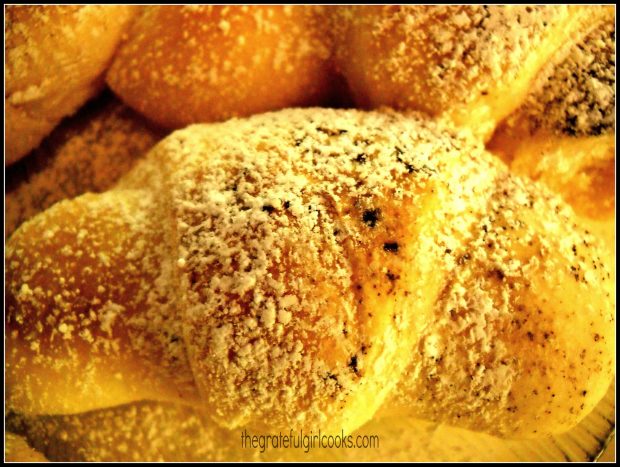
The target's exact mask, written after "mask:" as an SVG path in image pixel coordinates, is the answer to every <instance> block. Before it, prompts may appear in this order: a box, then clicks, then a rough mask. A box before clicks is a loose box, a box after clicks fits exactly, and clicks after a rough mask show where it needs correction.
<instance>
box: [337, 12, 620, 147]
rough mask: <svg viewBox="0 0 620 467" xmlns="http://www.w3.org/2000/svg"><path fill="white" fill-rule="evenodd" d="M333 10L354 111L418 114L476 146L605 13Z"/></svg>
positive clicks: (340, 59) (340, 60)
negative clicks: (467, 135) (463, 132)
mask: <svg viewBox="0 0 620 467" xmlns="http://www.w3.org/2000/svg"><path fill="white" fill-rule="evenodd" d="M333 11H334V20H333V24H332V27H333V29H334V30H335V33H334V38H335V41H336V44H335V62H336V65H337V67H338V69H339V70H340V71H341V72H342V73H343V74H344V76H345V77H346V78H347V82H348V84H349V86H350V88H351V90H352V92H353V95H354V98H355V101H356V103H357V104H358V105H360V106H362V107H365V108H374V107H377V106H382V105H388V106H390V107H393V108H396V109H414V110H420V111H424V112H426V113H427V114H429V115H433V116H436V117H441V118H444V119H446V120H449V121H451V122H453V123H455V124H456V125H458V126H463V127H467V128H470V129H471V130H472V131H473V132H474V133H475V134H476V135H478V136H479V137H480V138H482V139H484V140H486V139H488V138H489V137H490V136H491V134H492V132H493V130H494V129H495V127H496V125H497V124H498V123H499V122H500V121H501V120H502V119H503V118H504V117H506V116H508V115H509V114H510V113H511V112H512V111H513V110H514V109H515V108H516V107H517V106H519V104H520V102H521V101H522V100H523V98H524V97H525V95H526V94H527V93H528V91H529V89H530V86H531V82H532V80H533V79H534V77H535V76H536V74H537V73H538V70H539V69H540V68H541V67H542V66H543V65H545V64H546V63H547V62H548V60H549V59H550V58H551V57H552V56H553V55H554V54H555V52H556V51H557V49H558V48H560V47H562V46H563V45H564V44H566V43H570V42H572V40H573V39H574V37H575V36H578V35H579V34H582V33H583V32H584V31H587V30H588V29H589V28H590V27H592V25H593V24H594V23H595V22H596V21H597V19H598V18H600V17H601V16H603V15H605V14H606V12H608V11H607V10H605V8H604V7H590V6H566V5H547V6H544V5H539V6H533V5H509V6H506V5H491V6H487V5H464V6H371V7H369V6H350V7H342V8H336V9H334V10H333ZM612 13H613V10H612Z"/></svg>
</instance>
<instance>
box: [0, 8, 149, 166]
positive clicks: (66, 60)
mask: <svg viewBox="0 0 620 467" xmlns="http://www.w3.org/2000/svg"><path fill="white" fill-rule="evenodd" d="M137 9H138V7H132V6H120V5H115V6H110V5H86V6H68V5H62V6H49V5H39V6H23V5H12V6H8V7H7V8H6V9H5V14H6V17H5V21H4V34H5V46H4V47H5V48H4V50H5V65H4V70H5V73H6V77H5V80H6V81H5V89H4V105H5V155H4V157H5V165H7V164H11V163H13V162H15V161H16V160H18V159H19V158H21V157H22V156H24V155H25V154H27V153H28V152H29V151H30V150H32V149H34V148H35V147H37V145H38V144H39V143H40V142H41V140H42V139H43V138H44V137H45V136H47V135H48V134H49V133H50V132H51V131H52V129H53V128H54V127H55V126H56V125H57V124H58V123H59V122H60V120H61V119H62V118H63V117H65V116H67V115H71V114H72V113H74V112H75V111H76V110H77V109H78V108H79V107H80V106H81V105H82V104H84V102H86V100H88V99H89V98H91V97H92V96H94V95H95V94H96V93H98V92H99V91H100V90H101V89H102V87H103V73H104V71H105V69H106V68H107V67H108V65H109V63H110V60H111V58H112V54H113V53H114V51H115V50H116V47H117V45H118V43H119V42H120V40H121V36H122V34H123V31H124V30H125V29H126V27H127V26H128V24H129V22H130V20H131V19H132V18H133V16H134V14H135V13H136V12H137Z"/></svg>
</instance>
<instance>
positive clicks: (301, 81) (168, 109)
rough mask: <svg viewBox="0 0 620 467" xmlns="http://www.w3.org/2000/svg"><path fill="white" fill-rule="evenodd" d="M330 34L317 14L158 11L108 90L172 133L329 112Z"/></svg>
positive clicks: (129, 45) (242, 9)
mask: <svg viewBox="0 0 620 467" xmlns="http://www.w3.org/2000/svg"><path fill="white" fill-rule="evenodd" d="M326 29H327V28H326V25H325V19H324V18H323V13H322V7H317V6H295V7H293V6H290V5H289V6H264V5H255V6H214V5H202V6H199V5H191V6H156V7H150V8H148V9H146V10H145V12H144V14H143V15H142V16H141V17H140V18H139V19H138V20H137V21H136V22H135V24H134V25H133V27H132V28H131V31H130V33H129V38H128V40H127V41H125V42H124V43H123V45H122V46H121V47H120V49H119V51H118V53H117V54H116V56H115V58H114V61H113V62H112V66H111V67H110V69H109V71H108V73H107V82H108V84H109V85H110V87H111V88H112V89H113V90H114V92H116V93H117V94H118V95H119V96H120V97H121V99H123V101H125V102H126V103H127V104H129V105H130V106H131V107H133V108H135V109H137V110H138V111H140V112H142V113H143V114H144V115H146V116H147V117H148V118H150V119H151V120H152V121H154V122H157V123H158V124H160V125H162V126H164V127H168V128H181V127H184V126H186V125H188V124H190V123H198V122H211V121H218V120H225V119H227V118H230V117H233V116H246V115H251V114H255V113H260V112H265V111H268V110H276V109H281V108H284V107H295V106H307V105H312V104H314V105H319V104H325V103H326V100H327V98H328V96H329V93H330V91H331V83H332V82H333V81H334V79H333V73H332V70H331V68H330V64H329V61H328V59H329V56H330V53H331V47H330V43H329V37H328V35H327V34H326Z"/></svg>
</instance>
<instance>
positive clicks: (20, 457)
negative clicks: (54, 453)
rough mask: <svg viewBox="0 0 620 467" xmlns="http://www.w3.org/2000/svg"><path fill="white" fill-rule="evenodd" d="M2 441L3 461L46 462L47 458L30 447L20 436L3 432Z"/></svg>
mask: <svg viewBox="0 0 620 467" xmlns="http://www.w3.org/2000/svg"><path fill="white" fill-rule="evenodd" d="M4 441H5V445H4V460H5V462H48V460H47V458H46V457H45V456H44V455H43V454H41V453H40V452H39V451H36V450H34V449H32V448H31V447H30V446H29V445H28V443H27V442H26V440H25V439H24V438H23V437H22V436H18V435H16V434H13V433H5V435H4Z"/></svg>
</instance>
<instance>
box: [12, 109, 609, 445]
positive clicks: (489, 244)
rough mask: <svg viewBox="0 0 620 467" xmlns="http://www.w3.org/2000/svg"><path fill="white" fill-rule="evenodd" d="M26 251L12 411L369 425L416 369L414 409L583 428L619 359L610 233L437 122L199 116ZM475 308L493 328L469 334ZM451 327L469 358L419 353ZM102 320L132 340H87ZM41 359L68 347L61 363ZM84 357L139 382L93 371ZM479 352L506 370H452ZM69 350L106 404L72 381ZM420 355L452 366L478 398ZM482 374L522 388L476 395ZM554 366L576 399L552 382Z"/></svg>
mask: <svg viewBox="0 0 620 467" xmlns="http://www.w3.org/2000/svg"><path fill="white" fill-rule="evenodd" d="M483 233H484V234H483ZM32 238H42V239H43V241H41V242H40V243H39V244H37V245H32V246H31V245H30V242H31V240H30V239H32ZM115 245H116V246H115ZM108 252H109V253H108ZM102 254H103V255H104V259H105V261H104V260H103V259H101V260H97V258H98V257H99V258H101V255H102ZM82 257H84V259H83V260H82V259H80V258H82ZM89 258H90V259H89ZM7 261H8V262H7V267H8V271H9V274H8V282H7V292H8V295H9V300H8V316H9V330H10V333H9V336H10V339H9V341H8V350H9V352H8V357H7V358H8V359H9V360H8V366H7V378H8V381H9V385H8V393H9V405H10V406H11V407H12V408H13V410H17V411H23V412H26V413H28V412H34V413H37V412H39V413H40V412H43V413H46V412H49V410H50V407H53V408H54V410H55V411H65V412H80V411H83V410H85V409H86V408H94V407H97V406H99V407H105V406H106V405H113V403H121V402H129V401H131V400H139V399H141V398H156V399H166V400H177V401H179V402H186V403H187V402H192V403H193V404H198V405H199V406H200V407H202V408H204V409H206V410H207V412H208V413H209V414H210V416H211V417H212V418H213V419H214V420H215V421H217V423H219V424H222V425H225V426H228V427H231V428H233V427H241V426H248V427H252V428H253V429H257V430H261V429H275V428H283V429H290V428H291V427H293V428H301V427H314V428H316V427H322V428H323V429H326V430H337V431H338V430H340V429H341V428H342V429H344V430H345V431H351V430H353V429H355V428H357V427H359V426H360V425H361V424H362V423H364V422H365V421H366V420H368V419H369V418H370V417H372V415H373V413H374V411H375V410H376V409H377V408H378V407H379V406H380V405H381V404H382V402H383V400H384V399H385V398H386V397H388V396H389V395H390V393H393V392H394V391H395V390H396V385H397V384H400V385H403V386H402V387H401V392H402V393H404V394H405V396H404V397H405V399H406V400H407V398H419V399H416V402H415V403H414V402H411V403H410V404H409V407H410V408H414V413H417V414H422V415H424V416H428V417H430V418H433V419H438V420H445V421H448V422H450V423H461V424H463V425H464V426H468V427H470V428H475V429H483V430H485V431H489V432H493V433H496V434H501V435H503V436H524V435H532V434H533V430H534V429H535V430H537V432H538V433H539V434H542V433H550V432H557V431H561V430H564V429H566V428H567V427H569V426H572V425H573V424H575V423H576V422H577V421H578V420H579V419H580V418H582V417H583V415H584V414H585V413H586V412H587V411H588V410H589V408H591V407H592V406H593V404H594V403H596V401H598V399H599V398H600V397H601V396H602V392H601V388H604V386H606V384H607V383H608V382H609V378H610V374H611V372H612V369H613V339H612V337H611V335H610V332H611V331H610V330H611V329H613V322H614V315H613V309H614V303H615V295H614V293H615V290H613V287H612V285H611V284H612V282H613V281H611V276H610V273H609V269H608V264H607V263H606V261H607V258H605V257H602V256H601V250H600V249H599V246H598V244H597V242H596V240H594V239H592V238H591V237H590V236H588V235H587V234H586V233H585V232H584V231H583V230H582V229H580V227H578V226H577V225H575V223H574V218H573V217H572V213H571V212H570V210H567V209H566V206H565V205H564V204H562V203H561V202H559V201H558V200H557V199H555V198H554V197H552V196H551V195H549V194H548V193H547V192H545V191H544V190H542V189H540V188H538V187H536V186H533V185H531V184H530V183H528V182H525V181H524V180H520V179H517V178H515V177H514V176H512V175H509V174H508V173H507V172H506V170H505V168H503V166H502V165H501V164H500V163H498V162H496V161H495V160H494V159H493V158H492V157H491V156H490V155H489V154H488V153H486V152H484V150H483V149H482V148H481V147H480V145H478V144H476V143H474V142H473V141H471V140H469V139H468V138H466V137H465V136H463V135H459V134H458V133H456V132H455V131H453V130H449V129H446V128H443V127H440V126H438V125H436V124H435V123H432V122H429V121H426V120H424V119H422V118H420V117H419V116H416V115H409V116H404V115H401V114H397V113H394V112H389V111H384V112H381V113H379V112H373V113H364V112H359V111H335V110H328V109H309V110H288V111H281V112H277V113H272V114H264V115H261V116H256V117H252V118H250V119H246V120H232V121H229V122H226V123H223V124H217V125H196V126H192V127H189V128H188V129H186V130H183V131H179V132H176V133H174V134H173V135H171V136H170V137H169V138H167V139H166V140H164V141H163V142H162V143H160V144H159V145H158V146H156V148H155V149H154V150H153V151H152V152H151V154H150V156H149V157H147V159H145V160H144V161H143V162H141V163H140V164H139V165H138V166H137V167H136V168H135V169H134V170H133V171H132V172H131V173H130V174H129V175H128V176H127V177H125V178H124V179H123V180H122V181H121V183H120V185H119V186H118V187H117V188H116V189H114V190H111V191H109V192H107V193H106V194H104V195H98V196H95V195H92V196H84V197H81V198H78V199H77V200H75V201H73V202H64V203H61V204H58V205H56V206H55V207H54V208H52V209H51V210H48V211H46V212H45V213H43V214H42V215H40V216H37V217H35V218H34V219H33V220H31V221H29V222H27V223H26V224H24V225H23V226H22V227H21V228H20V229H19V230H18V231H17V232H16V234H15V235H14V236H13V237H12V238H11V240H10V241H9V244H8V245H7ZM84 262H85V263H84ZM56 263H57V264H58V266H54V267H50V266H49V265H50V264H56ZM84 266H88V268H90V270H89V272H88V273H86V272H84V274H81V273H79V270H80V269H82V270H84ZM84 271H85V270H84ZM72 278H73V279H72ZM568 281H570V286H569V285H568V284H567V282H568ZM573 282H575V283H574V284H573ZM67 283H69V286H67V285H66V284H67ZM132 284H133V285H132ZM99 287H104V288H103V289H101V290H100V289H99ZM125 287H134V288H135V290H134V289H132V290H133V291H129V290H128V289H125ZM83 288H84V289H85V290H84V291H82V289H83ZM117 288H118V293H120V295H118V293H117V292H115V290H117ZM87 291H90V292H87ZM149 291H151V292H153V293H150V292H149ZM569 291H570V300H568V299H567V297H568V295H569ZM91 292H92V293H93V294H94V295H93V297H90V295H89V296H88V297H90V298H88V297H87V298H88V300H86V301H84V300H83V298H82V297H83V296H84V294H85V293H91ZM147 292H148V293H147ZM115 293H117V295H114V294H115ZM110 294H112V295H110ZM57 295H60V298H58V299H56V298H54V297H55V296H57ZM91 299H92V300H99V302H104V304H105V306H101V303H95V302H93V304H92V305H89V304H88V303H89V301H90V300H91ZM136 300H137V301H136ZM451 301H453V302H455V303H456V304H457V305H456V306H457V308H455V312H456V314H455V315H452V314H451V313H450V310H449V309H448V308H449V307H448V306H447V303H449V302H451ZM89 306H93V307H94V308H93V310H94V312H95V313H94V315H93V317H92V318H91V319H90V320H89V322H88V323H86V322H85V321H84V320H83V318H80V316H82V315H81V314H83V313H82V312H81V311H80V310H81V309H83V308H84V307H86V309H87V308H88V307H89ZM521 306H523V307H524V308H523V309H522V308H521ZM57 307H58V311H54V310H56V308H57ZM50 309H51V310H53V313H52V315H51V316H54V317H55V318H54V319H53V322H49V323H48V322H47V321H46V322H42V321H41V320H40V317H42V316H43V315H45V314H47V313H49V311H48V310H50ZM110 310H112V312H113V314H114V316H115V317H116V318H115V319H114V320H111V318H110V317H109V316H108V315H109V314H110ZM119 310H120V312H119ZM538 310H540V312H539V311H538ZM76 315H77V316H76ZM134 317H137V318H138V319H133V318H134ZM433 317H437V319H434V318H433ZM461 317H462V319H463V320H464V321H463V322H464V323H467V322H468V321H471V320H473V321H472V325H473V327H472V328H471V329H467V328H462V329H461V330H456V331H455V330H454V329H453V328H452V324H450V323H451V320H452V319H456V320H457V323H456V325H457V327H458V326H460V325H461V324H460V323H459V320H461ZM520 320H525V321H527V325H525V324H523V323H522V328H520V327H518V324H516V323H517V322H519V321H520ZM578 321H579V323H581V322H582V321H583V323H581V324H579V325H578V326H576V327H575V328H572V327H571V324H572V323H576V322H578ZM37 323H40V326H39V325H38V324H37ZM106 323H107V324H106ZM112 323H114V325H115V326H118V327H114V328H111V327H110V326H109V325H110V324H112ZM444 324H445V325H446V326H447V327H446V328H442V326H444ZM434 326H439V330H438V331H436V333H438V336H440V337H441V339H448V340H450V341H451V342H453V343H454V344H457V343H458V346H457V347H458V348H459V349H460V350H459V351H458V352H456V353H454V354H450V355H449V354H446V356H445V360H444V361H445V364H446V365H448V366H447V367H442V366H441V365H440V364H437V363H436V362H435V363H433V364H432V365H431V364H429V360H428V358H433V357H434V355H429V354H428V353H427V352H418V351H415V350H414V351H408V350H406V351H403V349H417V348H418V346H419V345H422V346H423V348H424V349H427V350H428V349H431V348H432V345H431V346H430V347H428V345H427V339H429V336H432V333H433V332H435V331H433V329H434ZM96 329H99V330H101V329H103V331H104V333H103V334H102V333H101V332H99V333H98V334H97V336H96V337H97V339H102V344H101V346H100V347H101V348H103V349H105V348H107V347H108V346H110V345H111V346H112V352H111V353H108V352H107V351H106V352H103V353H101V351H98V352H95V351H94V350H92V349H89V347H88V346H87V345H86V346H84V345H82V344H81V343H80V342H81V341H80V338H82V339H83V334H84V330H88V331H89V332H90V333H91V334H94V331H95V330H96ZM106 330H107V331H110V333H109V334H108V333H107V331H106ZM461 331H462V332H461ZM513 331H514V332H513ZM528 331H529V332H531V333H532V334H534V331H535V332H536V334H535V335H533V336H532V339H530V334H528ZM429 333H430V334H429ZM540 333H543V334H544V333H548V334H549V336H550V337H547V338H544V339H546V340H543V337H544V336H543V337H540V336H539V334H540ZM54 334H55V335H56V336H57V338H58V339H60V340H59V341H56V343H55V344H54V341H53V339H52V335H54ZM78 336H80V338H79V337H78ZM539 337H540V338H539ZM49 339H52V340H50V341H49V342H50V346H48V347H49V349H48V348H47V347H46V345H47V344H46V345H43V343H44V342H48V340H49ZM119 339H120V342H119V345H120V346H121V347H119V348H118V349H115V348H114V344H113V342H114V341H117V340H119ZM592 339H594V343H593V342H592ZM106 342H107V344H106ZM489 342H491V343H494V345H496V350H494V351H492V352H490V351H489V350H488V349H486V347H485V346H486V345H488V344H489ZM586 347H587V349H586V353H585V354H583V352H582V351H581V350H582V349H585V348H586ZM27 349H29V350H27ZM58 349H59V350H58ZM181 349H183V351H181ZM446 349H447V351H449V350H450V347H449V346H448V347H447V348H446ZM574 349H578V350H579V353H578V354H575V355H573V354H571V353H570V352H572V351H573V350H574ZM57 350H58V352H59V353H58V352H57ZM431 350H432V349H431ZM28 352H30V353H32V354H33V357H32V360H31V361H33V362H35V364H36V362H37V359H39V361H41V362H43V363H44V365H47V363H45V362H46V361H47V360H48V359H49V358H53V359H54V362H56V363H55V367H52V375H51V376H46V377H45V379H40V378H41V377H42V376H43V375H46V373H45V372H43V371H42V369H35V371H32V369H31V368H30V367H29V366H28V365H26V364H25V363H24V361H23V360H22V358H23V356H24V355H25V354H27V353H28ZM63 352H64V353H63ZM179 352H181V353H179ZM489 352H490V353H489ZM184 353H186V355H187V362H188V363H189V367H191V372H190V370H189V367H188V365H187V363H185V362H186V360H185V357H184V356H183V354H184ZM73 354H75V355H77V357H76V358H77V362H78V364H77V365H76V364H75V363H72V362H73V361H75V360H72V359H71V358H65V355H68V356H69V357H71V356H72V355H73ZM582 354H583V355H582ZM111 357H113V360H112V359H110V358H111ZM121 358H127V360H120V359H121ZM82 359H85V360H86V361H91V362H93V361H94V362H99V363H100V365H99V366H103V367H107V366H110V368H113V371H114V372H119V373H120V375H121V378H120V380H121V381H125V382H127V381H129V383H128V384H127V385H126V387H123V386H122V385H121V386H120V387H119V386H118V385H117V384H116V382H115V380H111V378H109V377H108V375H107V374H105V372H104V373H100V374H99V373H96V374H95V376H94V377H93V378H92V379H91V380H90V381H84V380H83V379H82V378H81V377H80V375H81V374H82V371H83V369H82V367H81V366H80V363H79V362H80V361H82ZM106 359H107V360H106ZM556 360H557V361H556ZM112 361H116V362H117V363H116V366H114V364H112V363H111V362H112ZM125 361H126V362H127V363H124V362H125ZM476 361H478V362H482V363H483V364H484V365H488V371H485V369H484V368H483V369H481V370H477V371H480V373H479V374H478V373H477V374H476V378H474V379H471V378H468V377H463V378H462V379H459V375H460V373H457V372H453V371H451V369H452V368H454V367H456V368H461V369H467V368H469V367H468V365H471V364H474V363H475V362H476ZM552 361H553V362H554V363H551V362H552ZM62 362H66V365H65V366H64V367H62V374H63V377H64V378H65V379H66V378H67V375H68V374H72V375H74V377H73V378H69V381H70V382H71V383H72V384H74V385H75V388H76V389H77V390H78V394H82V395H83V396H84V397H72V398H66V397H56V396H55V393H54V391H55V390H56V389H55V388H54V387H52V386H49V384H48V381H54V377H53V372H54V371H57V370H58V369H59V368H60V367H58V365H60V364H61V363H62ZM119 362H120V363H119ZM141 362H142V364H143V367H141ZM162 362H163V363H162ZM503 362H506V363H503ZM63 364H64V363H63ZM123 365H126V367H127V368H128V370H127V371H125V370H123ZM425 365H430V366H429V367H426V366H425ZM504 366H506V368H503V367H504ZM54 368H56V369H54ZM416 368H418V369H417V370H416ZM420 368H422V370H423V373H422V375H423V374H424V371H429V370H428V368H430V370H432V371H439V373H440V374H441V371H444V369H445V368H447V369H448V370H450V371H449V375H450V377H451V378H453V380H454V381H455V382H456V383H453V384H456V386H458V387H457V390H456V391H454V387H450V386H449V384H448V385H447V386H446V387H441V386H440V387H436V386H433V384H432V381H433V380H432V378H431V379H427V378H425V377H420V374H419V372H420V371H422V370H420ZM425 368H426V369H425ZM500 370H501V371H500ZM24 371H26V372H28V373H29V378H25V377H23V376H20V374H21V373H23V372H24ZM46 371H49V370H46ZM158 372H160V373H159V375H158ZM541 374H544V378H543V379H542V380H541V378H540V375H541ZM586 374H587V376H584V375H586ZM130 375H138V385H137V387H136V386H135V384H136V382H135V380H132V379H131V378H130V377H129V376H130ZM465 376H467V375H465ZM128 377H129V380H127V378H128ZM454 378H456V379H454ZM480 381H488V384H489V389H487V390H488V391H491V392H494V393H495V392H496V393H498V394H499V395H500V396H501V397H498V398H495V397H489V398H485V397H479V398H478V397H476V396H475V392H476V391H477V390H478V389H479V388H478V387H477V385H478V384H479V382H480ZM541 381H549V382H550V383H552V384H549V385H550V386H552V387H554V389H555V387H556V385H557V389H556V391H555V392H554V394H556V396H557V399H556V400H548V399H545V398H542V396H541V397H532V396H531V395H530V394H531V393H532V391H539V393H542V389H543V388H541V387H540V384H541ZM566 381H569V382H570V384H567V383H566ZM158 382H159V383H160V384H162V383H163V387H159V388H157V389H156V390H155V391H154V390H153V388H155V387H157V386H156V385H157V383H158ZM93 383H94V384H95V385H96V387H95V386H93V385H92V384H93ZM140 384H141V385H140ZM481 384H482V383H481ZM194 385H195V386H194ZM418 385H422V389H423V390H421V389H420V388H418V389H415V388H417V387H418ZM166 388H167V389H168V391H166ZM412 388H413V389H412ZM483 389H484V388H483ZM483 389H480V390H483ZM604 389H605V388H604ZM94 390H97V391H103V393H104V394H108V395H110V397H108V399H106V398H103V397H98V398H97V400H96V401H94V402H93V399H92V397H88V396H89V393H90V392H91V391H94ZM171 390H172V392H171ZM174 390H179V391H181V393H182V397H180V398H179V397H178V396H175V395H174V394H173V392H174ZM196 390H197V392H198V393H199V397H198V394H196V393H195V392H196ZM584 390H585V391H586V392H585V393H584V394H581V393H580V392H581V391H584ZM193 391H194V392H193ZM63 394H71V389H70V387H67V388H65V389H64V390H63ZM459 394H460V395H461V396H459ZM463 394H466V395H467V396H466V397H463V396H462V395H463ZM72 396H73V394H72ZM175 397H176V399H175ZM576 397H578V398H579V401H581V403H583V404H584V406H583V407H581V406H579V407H577V408H576V407H575V406H574V404H575V402H574V399H575V398H576ZM441 401H445V403H446V404H448V405H449V407H448V406H445V405H443V406H442V402H441ZM93 404H95V405H93ZM437 404H438V405H437ZM571 404H572V405H571ZM362 407H363V410H362ZM441 407H443V410H440V409H441ZM570 408H572V409H573V410H572V411H571V410H569V409H570ZM564 409H565V410H564ZM459 411H460V412H459ZM541 411H543V412H544V411H549V413H546V414H545V415H544V416H541ZM457 413H458V414H460V413H467V414H468V415H467V416H466V417H463V420H460V421H459V420H457V419H458V417H457V415H456V414H457ZM453 416H454V417H453ZM533 427H535V428H533Z"/></svg>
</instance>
